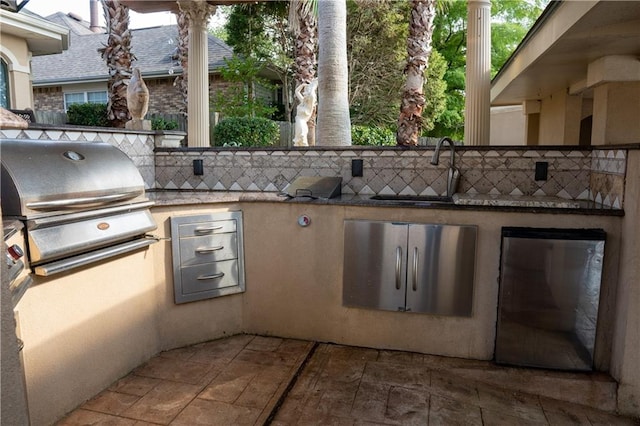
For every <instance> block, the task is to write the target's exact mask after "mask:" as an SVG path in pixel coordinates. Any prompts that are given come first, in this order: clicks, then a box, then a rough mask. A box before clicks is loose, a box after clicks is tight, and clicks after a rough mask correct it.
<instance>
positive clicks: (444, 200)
mask: <svg viewBox="0 0 640 426" xmlns="http://www.w3.org/2000/svg"><path fill="white" fill-rule="evenodd" d="M370 199H371V200H377V201H392V202H398V203H407V204H453V198H452V197H447V196H446V195H374V196H372V197H371V198H370Z"/></svg>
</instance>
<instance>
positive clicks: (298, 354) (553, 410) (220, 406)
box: [57, 335, 640, 426]
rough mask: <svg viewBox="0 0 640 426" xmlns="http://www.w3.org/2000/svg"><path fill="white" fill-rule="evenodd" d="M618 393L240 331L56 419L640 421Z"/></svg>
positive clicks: (592, 379) (596, 377) (593, 380)
mask: <svg viewBox="0 0 640 426" xmlns="http://www.w3.org/2000/svg"><path fill="white" fill-rule="evenodd" d="M615 392H616V386H615V383H614V382H613V381H612V380H611V379H610V378H609V377H608V376H606V375H602V374H577V373H566V372H565V373H561V372H550V371H545V370H531V369H522V368H507V367H499V366H496V365H494V364H492V363H491V362H486V361H473V360H461V359H454V358H445V357H438V356H431V355H421V354H415V353H409V352H398V351H387V350H376V349H367V348H357V347H350V346H340V345H333V344H322V343H321V344H316V343H314V342H308V341H301V340H292V339H281V338H275V337H262V336H252V335H238V336H233V337H229V338H225V339H220V340H215V341H211V342H206V343H201V344H198V345H194V346H189V347H184V348H180V349H175V350H171V351H167V352H162V353H160V354H159V355H157V356H155V357H154V358H152V359H151V360H149V361H148V362H147V363H145V364H144V365H142V366H140V367H138V368H136V369H135V370H134V371H132V372H131V373H130V374H128V375H127V376H125V377H123V378H122V379H120V380H118V381H117V382H116V383H114V384H113V385H111V386H110V387H109V388H108V389H106V390H104V391H103V392H101V393H100V394H98V395H97V396H95V397H94V398H92V399H91V400H89V401H87V402H86V403H84V404H83V405H81V406H80V407H78V408H77V409H76V410H74V411H73V412H71V413H70V414H69V415H68V416H67V417H65V418H64V419H62V420H61V421H59V422H58V423H57V424H58V425H60V426H63V425H64V426H72V425H73V426H75V425H97V424H101V425H136V426H142V425H154V424H160V425H189V426H195V425H216V426H217V425H262V424H272V425H638V424H640V423H639V422H637V421H635V420H632V419H629V418H624V417H619V416H616V415H614V414H613V413H612V410H613V409H614V407H615ZM560 399H564V401H561V400H560ZM567 400H569V401H571V402H568V401H567Z"/></svg>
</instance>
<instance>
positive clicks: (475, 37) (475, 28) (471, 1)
mask: <svg viewBox="0 0 640 426" xmlns="http://www.w3.org/2000/svg"><path fill="white" fill-rule="evenodd" d="M465 92H466V99H465V112H464V143H465V144H466V145H489V139H490V127H489V126H490V124H489V123H490V119H491V110H490V108H491V93H490V92H491V1H490V0H467V72H466V85H465Z"/></svg>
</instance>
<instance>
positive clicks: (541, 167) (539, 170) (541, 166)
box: [535, 161, 549, 180]
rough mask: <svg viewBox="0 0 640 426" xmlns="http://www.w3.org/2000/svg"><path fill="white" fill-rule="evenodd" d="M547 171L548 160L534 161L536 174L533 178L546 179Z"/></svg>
mask: <svg viewBox="0 0 640 426" xmlns="http://www.w3.org/2000/svg"><path fill="white" fill-rule="evenodd" d="M548 172H549V162H548V161H536V176H535V180H547V179H548V177H547V175H548Z"/></svg>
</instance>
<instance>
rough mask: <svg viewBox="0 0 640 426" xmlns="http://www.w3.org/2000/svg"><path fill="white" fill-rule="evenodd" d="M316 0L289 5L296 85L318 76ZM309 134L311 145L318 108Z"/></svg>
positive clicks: (310, 120)
mask: <svg viewBox="0 0 640 426" xmlns="http://www.w3.org/2000/svg"><path fill="white" fill-rule="evenodd" d="M316 4H317V1H316V0H292V1H291V3H290V6H289V25H290V26H291V32H293V34H294V37H295V41H294V58H295V59H294V62H295V76H294V79H295V87H299V86H300V85H302V84H309V83H311V80H313V79H314V78H315V76H316V66H317V65H318V58H317V56H316V51H317V49H318V22H317V19H316V14H315V10H314V9H315V6H316ZM307 127H308V129H309V134H308V136H307V140H308V143H309V145H310V146H313V145H315V140H316V132H315V129H316V110H314V112H313V114H312V115H311V118H310V119H309V121H308V123H307Z"/></svg>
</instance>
